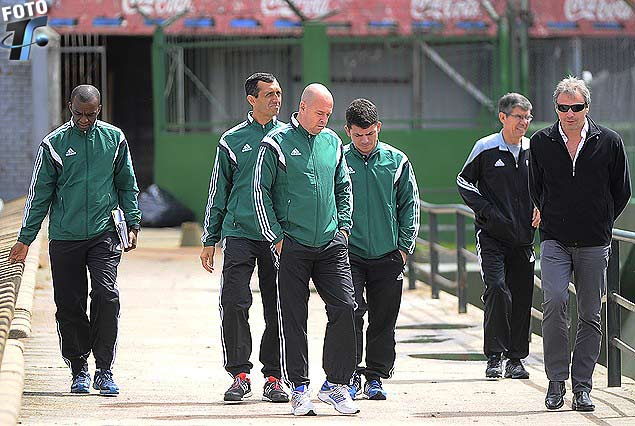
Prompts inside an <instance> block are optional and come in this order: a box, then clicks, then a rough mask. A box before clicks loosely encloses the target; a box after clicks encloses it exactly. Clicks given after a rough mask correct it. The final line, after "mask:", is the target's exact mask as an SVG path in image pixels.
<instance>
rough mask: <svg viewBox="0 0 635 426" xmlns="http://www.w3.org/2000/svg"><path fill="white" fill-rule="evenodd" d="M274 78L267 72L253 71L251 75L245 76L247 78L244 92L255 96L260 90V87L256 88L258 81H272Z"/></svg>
mask: <svg viewBox="0 0 635 426" xmlns="http://www.w3.org/2000/svg"><path fill="white" fill-rule="evenodd" d="M276 80H277V79H276V77H275V76H274V75H273V74H270V73H268V72H256V73H253V74H252V75H250V76H249V77H247V80H245V93H246V94H247V96H249V95H251V96H253V97H254V98H257V97H258V92H260V89H258V82H259V81H262V82H265V83H273V82H274V81H276Z"/></svg>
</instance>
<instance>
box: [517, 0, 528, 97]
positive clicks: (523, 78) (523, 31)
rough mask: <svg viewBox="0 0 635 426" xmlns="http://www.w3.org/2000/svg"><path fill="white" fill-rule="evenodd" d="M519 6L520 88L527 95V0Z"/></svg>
mask: <svg viewBox="0 0 635 426" xmlns="http://www.w3.org/2000/svg"><path fill="white" fill-rule="evenodd" d="M520 3H521V6H520V9H521V11H520V13H521V16H520V21H521V22H522V25H521V27H520V29H519V34H520V90H521V92H520V93H522V94H523V95H525V96H527V97H529V95H530V93H529V23H528V22H527V21H528V20H529V19H530V18H529V14H530V11H529V0H522V1H521V2H520Z"/></svg>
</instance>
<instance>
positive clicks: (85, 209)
mask: <svg viewBox="0 0 635 426" xmlns="http://www.w3.org/2000/svg"><path fill="white" fill-rule="evenodd" d="M84 151H85V152H86V159H85V163H86V184H85V185H84V188H85V189H86V204H85V208H84V212H85V213H86V221H85V222H84V229H85V232H86V238H87V239H88V181H89V178H88V131H85V132H84Z"/></svg>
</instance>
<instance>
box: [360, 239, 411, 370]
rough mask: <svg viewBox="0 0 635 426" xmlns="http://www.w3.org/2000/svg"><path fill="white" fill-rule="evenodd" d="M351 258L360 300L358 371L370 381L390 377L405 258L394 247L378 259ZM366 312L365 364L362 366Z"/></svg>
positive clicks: (393, 360)
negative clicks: (365, 317)
mask: <svg viewBox="0 0 635 426" xmlns="http://www.w3.org/2000/svg"><path fill="white" fill-rule="evenodd" d="M350 261H351V271H352V274H353V285H354V287H355V303H357V309H355V332H356V342H357V366H358V367H357V372H358V373H360V374H364V375H365V376H366V379H367V380H371V379H377V378H382V379H387V378H389V377H390V376H391V375H392V371H393V366H394V364H395V325H396V323H397V316H398V315H399V307H400V305H401V292H402V288H403V275H402V274H401V273H402V271H403V267H404V264H403V258H402V257H401V253H400V252H399V250H395V251H393V252H390V253H388V254H387V255H385V256H383V257H381V258H379V259H363V258H361V257H358V256H356V255H354V254H351V255H350ZM364 292H365V293H366V297H365V298H364ZM366 312H368V328H367V329H366V367H361V366H360V364H361V362H362V354H363V349H364V333H363V331H364V315H365V314H366Z"/></svg>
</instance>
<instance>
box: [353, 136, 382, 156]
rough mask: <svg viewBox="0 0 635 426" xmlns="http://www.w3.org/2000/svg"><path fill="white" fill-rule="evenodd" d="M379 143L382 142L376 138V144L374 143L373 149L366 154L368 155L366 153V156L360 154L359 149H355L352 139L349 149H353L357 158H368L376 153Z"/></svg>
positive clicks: (379, 147)
mask: <svg viewBox="0 0 635 426" xmlns="http://www.w3.org/2000/svg"><path fill="white" fill-rule="evenodd" d="M381 144H382V143H381V141H379V140H378V141H377V145H375V148H373V150H372V151H371V152H370V154H368V155H366V156H365V155H364V154H362V153H361V152H359V150H358V149H357V147H356V146H355V144H354V143H353V142H352V141H351V149H352V150H353V153H354V154H355V155H356V156H358V157H359V158H364V157H366V158H368V159H370V158H372V157H374V156H375V155H377V153H378V152H379V150H380V149H381V148H382V147H381V146H380V145H381Z"/></svg>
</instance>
